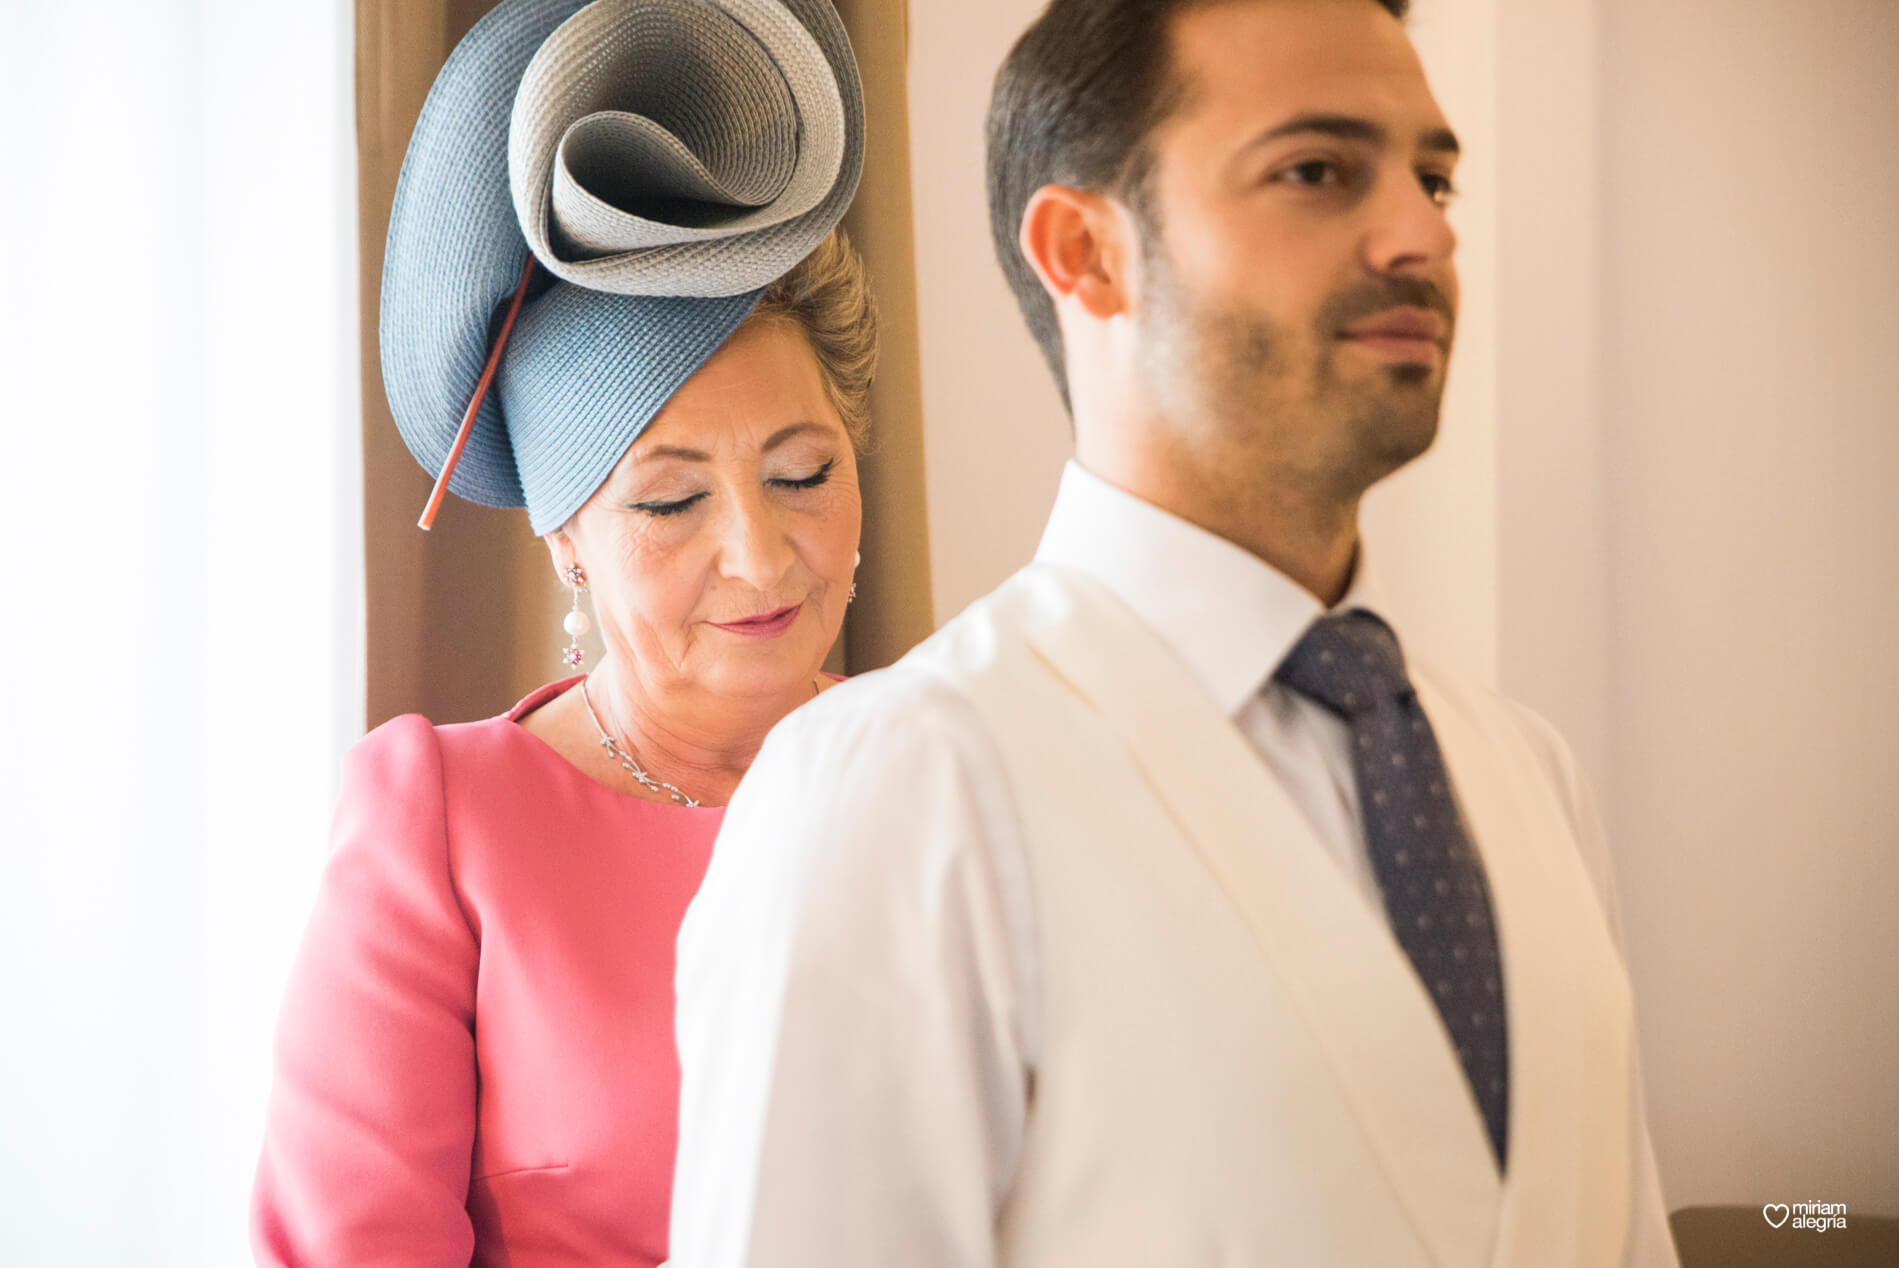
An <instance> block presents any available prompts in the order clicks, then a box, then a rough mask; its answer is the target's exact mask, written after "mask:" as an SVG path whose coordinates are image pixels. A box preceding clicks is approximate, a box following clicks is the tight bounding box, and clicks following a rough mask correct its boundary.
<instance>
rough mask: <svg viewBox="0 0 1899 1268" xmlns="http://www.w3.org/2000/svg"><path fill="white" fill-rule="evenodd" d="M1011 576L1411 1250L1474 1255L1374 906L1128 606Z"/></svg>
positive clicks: (1434, 1069) (1441, 1061)
mask: <svg viewBox="0 0 1899 1268" xmlns="http://www.w3.org/2000/svg"><path fill="white" fill-rule="evenodd" d="M1016 584H1017V585H1019V586H1021V587H1023V588H1024V597H1025V598H1026V599H1027V600H1028V604H1029V610H1030V613H1031V615H1030V617H1029V619H1028V620H1027V621H1026V622H1025V628H1024V631H1023V632H1024V633H1025V635H1026V636H1027V637H1028V639H1029V642H1030V644H1031V645H1032V646H1033V647H1034V648H1035V649H1036V652H1037V654H1038V655H1039V656H1040V657H1041V658H1042V659H1043V660H1044V661H1045V663H1046V664H1048V666H1049V667H1050V668H1051V669H1052V670H1053V671H1054V672H1055V673H1057V674H1058V675H1060V676H1061V677H1062V678H1063V679H1064V680H1066V681H1067V683H1068V684H1069V685H1070V687H1071V688H1072V689H1073V690H1074V691H1075V692H1076V693H1077V694H1078V695H1079V696H1081V697H1082V698H1083V699H1085V700H1087V701H1088V702H1089V703H1090V705H1091V706H1092V707H1093V708H1094V709H1095V710H1096V711H1097V712H1098V713H1099V714H1100V716H1101V717H1102V718H1103V719H1104V721H1105V722H1106V723H1107V724H1108V725H1109V726H1110V727H1111V728H1112V729H1113V730H1114V731H1115V732H1116V734H1117V735H1118V737H1119V738H1120V740H1121V742H1122V743H1123V744H1124V745H1125V746H1126V748H1127V749H1128V750H1129V751H1130V752H1131V753H1132V754H1133V756H1134V758H1135V760H1136V761H1137V762H1138V763H1139V765H1140V766H1141V768H1142V769H1143V771H1144V772H1145V773H1146V775H1147V777H1148V781H1149V783H1150V785H1151V788H1152V791H1153V793H1154V795H1155V796H1156V797H1158V798H1159V799H1160V800H1161V802H1162V803H1163V804H1164V805H1165V806H1166V807H1167V809H1168V812H1169V814H1170V816H1171V817H1172V818H1173V820H1174V821H1175V823H1177V824H1178V825H1179V827H1180V829H1181V833H1182V835H1183V836H1184V837H1185V838H1186V839H1187V840H1188V841H1190V842H1191V843H1192V845H1193V848H1194V849H1195V850H1196V851H1197V852H1198V853H1199V855H1200V857H1201V859H1202V860H1203V862H1204V864H1205V866H1206V868H1207V870H1208V871H1209V872H1210V873H1211V874H1212V876H1213V877H1214V878H1215V880H1216V882H1217V883H1218V884H1219V885H1220V887H1221V889H1222V891H1223V892H1224V893H1225V894H1226V895H1227V897H1228V898H1229V900H1230V901H1231V902H1232V903H1233V904H1234V906H1235V907H1236V908H1237V909H1238V911H1239V913H1240V915H1241V917H1242V918H1243V919H1244V920H1245V922H1246V924H1247V926H1248V928H1249V929H1250V930H1251V931H1252V934H1253V937H1254V939H1255V941H1256V942H1257V944H1258V946H1259V949H1260V951H1261V953H1262V954H1263V955H1264V956H1265V958H1266V960H1267V961H1268V962H1269V964H1270V965H1271V966H1272V968H1273V969H1274V970H1275V971H1276V972H1277V973H1278V974H1279V975H1280V977H1281V978H1283V980H1284V981H1285V982H1286V984H1287V987H1288V989H1289V990H1290V991H1291V992H1292V994H1293V997H1294V998H1295V999H1297V1000H1298V1001H1299V1006H1300V1008H1301V1011H1302V1013H1303V1015H1304V1018H1305V1021H1306V1024H1307V1025H1308V1026H1309V1027H1310V1029H1311V1031H1312V1033H1313V1035H1314V1037H1315V1039H1316V1041H1317V1043H1318V1044H1319V1046H1320V1049H1321V1050H1322V1051H1323V1052H1325V1053H1326V1055H1327V1057H1328V1059H1329V1061H1330V1063H1331V1065H1332V1068H1333V1069H1334V1071H1335V1072H1336V1074H1337V1076H1338V1080H1339V1083H1340V1086H1341V1088H1342V1089H1343V1092H1344V1095H1345V1099H1346V1100H1347V1101H1348V1103H1349V1104H1350V1106H1351V1108H1352V1111H1353V1114H1354V1116H1355V1118H1356V1120H1357V1124H1358V1127H1359V1130H1360V1131H1362V1132H1363V1133H1364V1135H1365V1137H1366V1139H1367V1140H1368V1141H1369V1142H1370V1144H1371V1146H1372V1149H1373V1151H1374V1153H1375V1154H1376V1156H1377V1157H1378V1158H1379V1159H1380V1162H1381V1164H1382V1166H1383V1168H1384V1173H1385V1177H1386V1179H1387V1181H1388V1182H1389V1184H1390V1186H1391V1188H1392V1191H1393V1193H1394V1195H1395V1197H1396V1199H1397V1201H1398V1202H1399V1204H1400V1206H1401V1207H1402V1209H1403V1210H1404V1211H1405V1212H1406V1213H1407V1215H1408V1216H1409V1218H1410V1220H1411V1223H1412V1225H1413V1227H1414V1228H1415V1230H1416V1232H1417V1234H1418V1238H1419V1241H1420V1242H1421V1243H1422V1244H1423V1246H1424V1247H1425V1249H1426V1252H1427V1253H1428V1254H1429V1256H1430V1257H1431V1259H1432V1260H1433V1261H1434V1262H1435V1263H1437V1264H1438V1265H1440V1266H1442V1268H1482V1266H1483V1265H1485V1264H1487V1263H1489V1262H1490V1261H1491V1256H1492V1252H1493V1242H1494V1239H1495V1236H1496V1232H1497V1212H1498V1206H1499V1200H1500V1182H1499V1179H1498V1176H1497V1172H1496V1167H1495V1164H1494V1163H1493V1162H1492V1160H1491V1156H1490V1147H1489V1144H1488V1142H1487V1140H1486V1139H1485V1136H1484V1133H1483V1128H1482V1125H1481V1121H1480V1119H1479V1117H1478V1115H1477V1112H1476V1107H1475V1103H1474V1102H1473V1100H1472V1098H1471V1095H1470V1092H1469V1089H1468V1088H1467V1087H1466V1086H1465V1082H1464V1075H1463V1071H1462V1069H1461V1068H1460V1067H1459V1065H1458V1063H1457V1058H1456V1054H1455V1052H1454V1050H1453V1049H1452V1047H1451V1044H1450V1042H1449V1040H1448V1038H1447V1036H1446V1034H1445V1031H1444V1028H1443V1025H1442V1023H1441V1022H1440V1021H1439V1019H1438V1016H1437V1013H1436V1010H1435V1009H1434V1007H1433V1006H1432V1004H1431V1002H1430V999H1429V997H1428V996H1427V994H1426V993H1425V990H1424V987H1423V985H1422V984H1421V983H1420V982H1419V981H1418V979H1417V975H1416V973H1415V972H1414V971H1413V970H1412V968H1411V965H1410V962H1409V960H1408V959H1407V958H1406V957H1405V954H1404V952H1403V950H1402V948H1400V947H1399V945H1398V943H1397V941H1396V940H1395V939H1394V938H1393V937H1392V935H1391V932H1390V929H1389V926H1388V925H1387V924H1386V923H1385V920H1384V917H1383V914H1382V912H1374V911H1372V910H1371V909H1370V908H1369V907H1368V906H1367V905H1366V903H1365V902H1364V900H1363V898H1362V897H1361V896H1360V895H1359V893H1358V892H1357V891H1356V890H1355V889H1354V888H1353V887H1352V886H1351V884H1350V883H1349V882H1348V881H1347V879H1346V878H1345V876H1344V875H1343V874H1342V872H1341V871H1340V869H1339V867H1338V865H1337V863H1336V862H1335V861H1334V859H1333V858H1332V857H1331V855H1330V854H1329V853H1328V852H1327V851H1326V850H1325V848H1324V846H1323V845H1322V844H1321V843H1320V841H1319V840H1318V838H1317V836H1316V834H1315V833H1314V832H1313V830H1312V827H1311V825H1310V824H1309V823H1308V822H1307V820H1306V818H1305V816H1304V815H1303V814H1302V813H1301V812H1300V811H1299V809H1298V808H1297V806H1295V805H1294V804H1293V802H1292V801H1291V800H1290V798H1289V796H1288V794H1287V793H1286V791H1285V789H1284V788H1283V787H1282V786H1281V785H1280V783H1279V781H1278V780H1277V779H1275V778H1274V777H1273V776H1272V774H1271V773H1270V772H1269V771H1268V770H1267V768H1266V766H1265V764H1264V763H1263V762H1261V760H1260V759H1259V757H1258V755H1257V754H1256V753H1255V752H1254V751H1253V749H1252V747H1251V746H1250V745H1249V744H1247V742H1246V740H1245V738H1244V737H1243V736H1242V735H1241V734H1240V733H1239V731H1238V730H1237V729H1236V728H1235V727H1234V726H1233V724H1232V722H1231V721H1230V720H1229V719H1228V718H1227V717H1226V716H1225V715H1224V714H1222V713H1221V712H1220V711H1219V709H1218V707H1217V706H1216V705H1215V704H1214V702H1213V701H1212V700H1211V699H1209V698H1208V697H1207V696H1206V694H1205V693H1204V692H1203V691H1202V690H1201V688H1200V686H1199V684H1198V683H1196V682H1195V681H1194V680H1193V678H1192V677H1191V675H1190V674H1189V673H1188V671H1187V670H1186V668H1185V666H1183V665H1181V664H1180V662H1179V661H1178V660H1177V659H1176V658H1175V657H1174V656H1173V654H1172V653H1171V652H1169V651H1168V650H1167V649H1166V647H1165V645H1164V644H1162V643H1161V642H1160V640H1159V639H1158V638H1157V637H1156V636H1155V635H1154V634H1153V632H1152V631H1151V630H1150V629H1149V628H1148V627H1147V626H1146V625H1145V624H1144V623H1142V622H1141V621H1140V619H1139V618H1138V617H1136V616H1135V615H1134V614H1133V613H1132V612H1130V611H1128V610H1127V609H1126V608H1125V607H1124V606H1123V605H1122V604H1121V603H1120V602H1119V600H1117V599H1115V598H1114V597H1113V596H1112V595H1110V594H1109V593H1108V592H1107V591H1106V590H1105V589H1103V588H1102V587H1101V586H1099V585H1098V584H1097V583H1095V582H1094V581H1092V580H1090V579H1088V578H1085V577H1083V576H1081V575H1080V574H1078V573H1074V572H1072V571H1069V570H1067V569H1062V568H1057V567H1053V566H1050V565H1046V564H1038V565H1033V566H1031V567H1030V568H1028V569H1025V570H1024V571H1023V572H1022V573H1021V574H1018V578H1017V582H1016ZM1511 950H1512V948H1511V947H1510V946H1508V945H1506V947H1505V955H1506V964H1507V965H1508V964H1509V963H1510V961H1509V960H1508V958H1507V957H1508V956H1509V955H1510V954H1511ZM1514 1002H1515V1001H1514V995H1513V996H1512V999H1511V1003H1512V1004H1513V1005H1514ZM1513 1040H1514V1033H1513ZM1513 1130H1514V1129H1513Z"/></svg>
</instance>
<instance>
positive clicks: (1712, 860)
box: [1600, 0, 1899, 1214]
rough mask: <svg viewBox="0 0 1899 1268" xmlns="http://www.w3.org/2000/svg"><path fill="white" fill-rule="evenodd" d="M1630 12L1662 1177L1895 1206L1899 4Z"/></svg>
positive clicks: (1638, 635) (1635, 542)
mask: <svg viewBox="0 0 1899 1268" xmlns="http://www.w3.org/2000/svg"><path fill="white" fill-rule="evenodd" d="M1603 11H1604V15H1605V20H1604V26H1603V31H1602V61H1601V68H1602V80H1601V84H1602V118H1603V135H1602V142H1603V148H1602V190H1601V198H1600V204H1601V207H1602V210H1603V216H1602V224H1601V233H1602V238H1601V242H1602V250H1603V265H1604V269H1605V272H1604V280H1605V293H1604V307H1603V316H1604V325H1603V330H1602V349H1603V359H1602V385H1603V386H1602V404H1603V425H1604V443H1605V445H1606V452H1605V470H1606V472H1607V474H1608V481H1607V487H1606V493H1607V500H1606V502H1605V504H1604V507H1603V520H1602V528H1603V530H1604V531H1605V533H1606V541H1607V549H1608V559H1609V579H1610V585H1609V594H1608V596H1607V603H1606V610H1607V612H1608V621H1609V628H1608V638H1609V642H1608V647H1609V652H1610V661H1609V664H1610V675H1611V684H1612V687H1611V692H1610V695H1609V709H1610V717H1611V719H1612V722H1613V731H1612V735H1611V748H1612V752H1613V760H1614V783H1615V788H1616V792H1617V795H1616V798H1615V801H1614V802H1613V803H1612V805H1611V807H1610V810H1611V814H1612V821H1613V824H1614V826H1615V828H1616V831H1617V836H1618V838H1619V841H1620V843H1621V847H1622V854H1621V865H1622V882H1623V888H1624V890H1625V891H1626V893H1627V895H1628V911H1629V926H1630V934H1631V938H1632V941H1633V944H1634V945H1633V955H1634V960H1635V969H1636V983H1635V984H1636V988H1637V991H1638V993H1639V998H1640V1001H1641V1008H1642V1021H1643V1025H1644V1038H1645V1039H1646V1041H1647V1043H1648V1049H1649V1052H1648V1068H1649V1071H1650V1088H1651V1099H1652V1101H1653V1104H1654V1106H1655V1123H1656V1138H1657V1139H1656V1144H1657V1148H1658V1150H1659V1153H1660V1159H1661V1165H1662V1168H1663V1174H1664V1175H1665V1177H1667V1179H1668V1180H1669V1183H1670V1191H1671V1197H1672V1198H1673V1199H1674V1200H1676V1201H1677V1202H1690V1201H1697V1202H1698V1201H1709V1200H1716V1199H1720V1200H1730V1201H1741V1202H1748V1203H1760V1202H1768V1201H1796V1200H1800V1199H1802V1198H1811V1199H1818V1200H1823V1201H1839V1202H1846V1203H1847V1204H1848V1206H1849V1208H1852V1207H1857V1208H1859V1209H1868V1208H1874V1209H1876V1208H1879V1207H1883V1208H1884V1209H1885V1210H1886V1212H1887V1213H1888V1214H1899V1081H1896V1080H1895V1077H1894V1074H1895V1071H1899V920H1895V912H1896V911H1899V779H1896V778H1895V772H1896V771H1899V509H1896V508H1895V499H1899V355H1896V350H1899V71H1896V70H1895V68H1899V5H1894V4H1892V3H1891V2H1890V0H1823V2H1815V0H1808V2H1806V3H1801V4H1798V5H1793V4H1787V3H1783V2H1781V0H1671V3H1668V4H1656V3H1654V0H1605V3H1604V5H1603Z"/></svg>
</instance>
